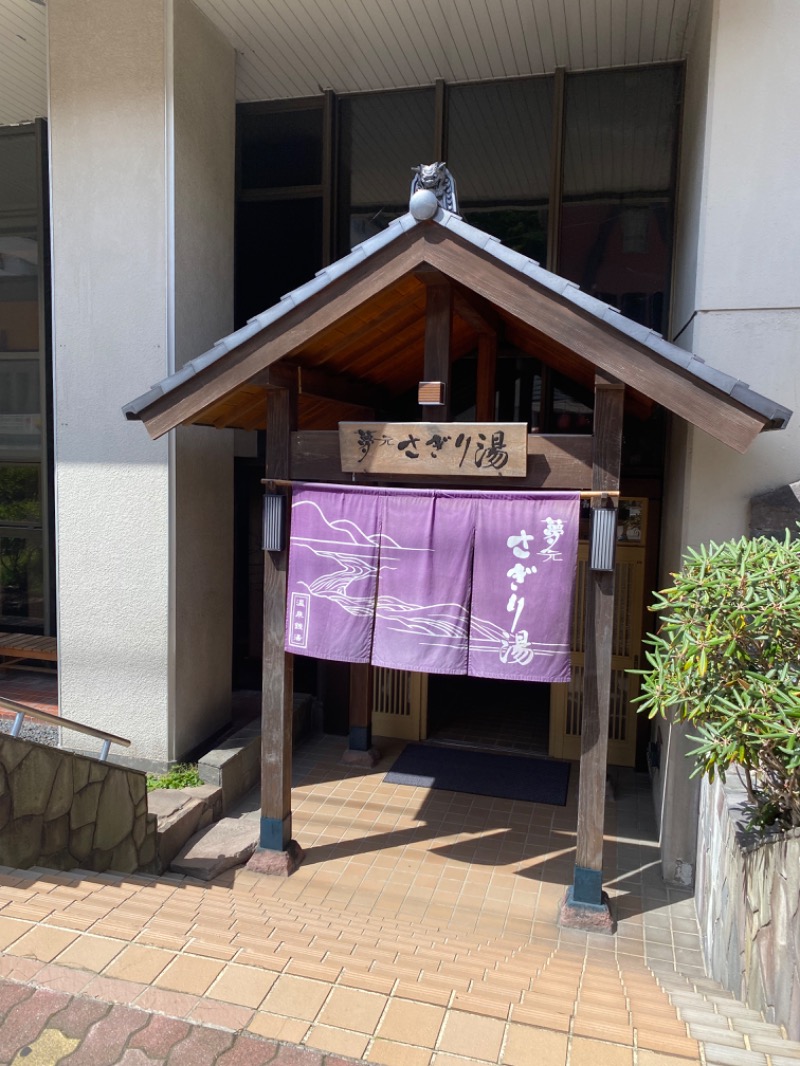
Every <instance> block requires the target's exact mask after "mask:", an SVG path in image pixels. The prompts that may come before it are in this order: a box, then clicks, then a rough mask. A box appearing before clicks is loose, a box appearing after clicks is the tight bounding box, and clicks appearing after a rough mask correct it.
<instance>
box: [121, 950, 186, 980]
mask: <svg viewBox="0 0 800 1066" xmlns="http://www.w3.org/2000/svg"><path fill="white" fill-rule="evenodd" d="M174 958H175V956H174V955H173V953H172V952H170V951H162V950H160V949H159V948H148V947H143V946H142V945H141V944H128V945H126V946H125V947H123V949H122V951H121V952H120V953H119V954H118V955H117V956H116V957H115V958H114V959H113V961H112V962H111V963H110V964H109V965H108V966H107V967H106V968H105V976H107V977H116V978H119V979H120V980H124V981H139V982H141V983H143V984H149V983H150V982H151V981H153V980H155V978H156V977H158V975H159V974H160V973H161V972H162V970H164V969H165V968H166V966H167V965H168V964H169V963H170V962H171V961H172V960H173V959H174Z"/></svg>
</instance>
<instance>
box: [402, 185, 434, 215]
mask: <svg viewBox="0 0 800 1066" xmlns="http://www.w3.org/2000/svg"><path fill="white" fill-rule="evenodd" d="M408 209H409V211H410V212H411V214H412V215H413V216H414V218H415V219H416V220H417V222H424V221H425V220H426V219H428V218H433V216H434V215H435V214H436V212H437V211H438V210H439V201H438V200H437V199H436V193H433V192H431V190H430V189H417V191H416V192H415V193H414V195H413V196H412V197H411V199H410V200H409V202H408Z"/></svg>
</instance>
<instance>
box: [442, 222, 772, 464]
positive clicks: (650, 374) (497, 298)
mask: <svg viewBox="0 0 800 1066" xmlns="http://www.w3.org/2000/svg"><path fill="white" fill-rule="evenodd" d="M424 235H425V240H426V242H427V248H426V251H425V260H426V262H428V263H430V264H431V266H433V267H434V268H436V269H438V270H441V271H442V273H443V274H446V275H447V276H448V277H449V278H452V279H453V280H454V281H457V282H459V283H460V284H462V285H466V286H468V287H471V288H473V289H475V290H476V291H477V292H479V293H480V294H481V295H482V296H484V297H485V298H486V299H488V300H489V301H490V302H491V303H493V304H495V305H496V306H497V307H498V308H500V309H501V310H502V311H505V312H507V313H508V314H511V315H513V316H514V317H515V318H518V319H519V320H520V321H521V322H524V323H525V324H526V325H528V326H530V327H531V328H532V329H533V330H534V331H536V332H537V333H539V334H540V335H542V336H544V337H546V338H550V340H551V350H554V349H555V347H560V348H561V349H562V350H564V351H566V352H574V353H575V354H576V355H577V356H579V357H581V358H582V359H585V360H586V361H587V362H589V363H591V364H592V365H593V366H595V367H596V368H597V369H598V370H599V371H600V372H601V373H605V374H609V375H611V376H612V377H614V378H616V379H617V380H618V381H624V382H625V384H626V385H628V386H630V387H631V388H632V389H635V390H636V391H638V392H641V393H642V394H643V395H644V396H649V397H650V398H652V399H654V400H656V401H657V402H658V403H660V404H661V405H662V406H663V407H666V408H667V409H668V410H670V411H672V412H673V413H674V414H677V415H680V416H681V418H685V419H686V420H687V421H688V422H691V423H692V424H693V425H695V426H698V427H699V428H700V429H703V430H705V431H706V432H707V433H710V434H711V435H712V436H714V437H716V438H717V440H720V441H722V443H723V444H727V445H729V446H730V447H731V448H734V449H735V450H736V451H738V452H744V451H746V450H747V448H748V447H749V446H750V444H752V442H753V440H755V438H756V437H757V436H758V434H759V433H760V432H761V430H762V429H763V428H764V426H765V425H766V422H767V420H766V418H764V417H763V416H762V415H758V414H756V412H754V411H751V410H750V409H749V408H747V407H745V405H744V404H741V403H739V402H738V401H737V400H734V399H732V398H731V397H729V396H726V395H724V394H722V393H720V392H719V390H716V389H714V387H713V386H711V385H706V384H705V383H704V382H702V381H700V380H699V379H698V378H696V377H695V376H694V375H692V374H689V373H687V372H686V371H684V370H682V369H681V368H680V367H679V366H676V365H675V364H672V363H670V362H669V361H668V360H666V359H663V358H661V357H660V356H658V355H657V354H656V353H655V352H653V351H652V350H651V349H649V348H648V347H647V346H646V345H643V344H639V343H637V342H636V341H634V340H631V339H629V338H627V337H626V336H625V335H624V334H622V333H618V332H617V331H616V330H614V329H612V327H611V326H608V325H606V324H605V323H604V322H602V321H601V320H600V319H598V318H596V317H595V316H593V315H591V314H589V313H588V312H584V311H582V310H580V308H578V307H575V306H574V305H572V304H570V303H569V302H568V301H566V300H563V299H562V298H560V297H558V296H554V295H553V293H552V292H550V291H549V290H546V289H543V288H540V287H539V286H537V285H536V283H535V282H533V281H532V280H531V279H530V278H528V277H526V276H524V275H520V274H519V273H518V272H517V271H515V270H512V269H511V268H510V267H507V266H505V265H504V264H503V263H499V262H497V260H494V259H492V257H491V256H489V255H488V253H486V252H483V251H482V250H480V249H475V248H472V246H467V245H466V243H465V242H462V239H461V238H459V237H458V236H457V235H456V234H448V233H446V232H445V231H444V230H442V228H441V227H439V226H428V227H426V228H425V230H424ZM465 252H469V253H470V254H468V255H465V254H464V253H465ZM687 358H688V356H687Z"/></svg>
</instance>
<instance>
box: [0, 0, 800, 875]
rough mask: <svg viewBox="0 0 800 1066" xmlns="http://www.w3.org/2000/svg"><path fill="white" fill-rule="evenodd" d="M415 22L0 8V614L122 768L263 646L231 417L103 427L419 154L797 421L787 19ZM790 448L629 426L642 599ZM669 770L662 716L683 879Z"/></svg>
mask: <svg viewBox="0 0 800 1066" xmlns="http://www.w3.org/2000/svg"><path fill="white" fill-rule="evenodd" d="M622 8H624V12H623V11H622V10H621V9H622ZM442 10H443V9H441V8H438V7H437V11H436V12H435V13H434V12H433V11H432V9H431V8H430V6H429V5H424V4H421V3H420V4H417V3H416V2H409V3H407V4H404V5H402V8H397V9H392V10H391V12H389V11H386V10H379V9H378V8H377V7H374V6H373V5H369V4H365V5H363V11H361V13H360V16H359V17H356V15H354V14H353V12H352V10H351V9H350V8H349V7H347V8H345V7H344V6H343V5H338V4H335V3H324V2H323V0H319V2H318V3H316V4H315V5H314V10H313V12H311V11H309V12H308V13H307V14H306V15H304V16H303V17H300V16H299V15H298V13H297V11H296V9H295V8H293V6H292V5H289V4H283V3H278V2H275V3H272V4H270V5H268V6H267V7H266V8H263V9H261V10H260V11H259V12H258V14H255V13H254V12H253V11H252V10H251V9H250V8H249V6H248V5H247V4H245V3H244V2H243V0H242V2H234V0H202V2H200V0H198V2H197V3H193V2H192V0H166V2H165V0H157V2H156V0H143V2H142V3H137V4H136V5H135V7H132V6H131V5H126V4H124V3H122V2H121V0H103V2H102V3H101V2H100V0H97V2H96V3H95V2H94V0H92V2H90V3H86V2H85V0H82V2H81V3H77V2H75V0H49V2H48V5H47V8H46V9H44V8H43V7H41V6H38V5H36V4H33V3H32V2H31V0H0V25H3V26H5V27H6V28H7V29H8V31H9V32H8V35H7V38H6V39H7V41H8V42H9V43H8V44H5V45H3V47H4V48H7V49H8V52H9V56H8V62H7V63H4V64H2V67H3V70H4V71H5V73H4V74H3V75H2V78H4V79H6V80H5V81H4V82H2V83H0V84H2V90H1V91H0V97H2V100H3V111H2V122H3V123H4V124H5V128H4V129H3V130H2V131H0V153H2V160H5V161H8V162H5V163H4V162H2V161H0V220H1V221H0V240H2V241H3V244H2V245H0V255H2V257H3V260H2V261H3V271H2V273H0V315H2V318H3V320H2V321H0V373H3V381H4V382H8V384H7V386H6V385H4V387H3V390H2V395H0V417H2V418H3V425H2V427H0V472H2V479H3V482H4V483H5V485H6V486H8V487H7V488H5V489H4V490H3V492H2V495H0V543H2V545H3V547H2V566H3V570H2V575H3V576H2V582H3V587H2V589H0V604H2V607H1V608H0V616H1V617H0V621H1V622H2V625H3V627H4V628H7V629H12V628H13V629H31V630H33V631H37V630H38V631H40V632H42V631H45V632H57V635H58V640H59V678H60V699H61V706H62V710H63V713H64V714H66V715H67V716H69V717H74V718H77V719H79V720H81V721H85V722H89V723H90V724H92V725H96V726H98V727H100V728H106V729H110V730H112V731H115V732H122V733H123V734H125V735H128V736H131V738H132V739H133V740H134V744H135V757H136V758H137V759H139V760H141V761H143V762H148V763H162V762H165V761H169V760H172V759H176V758H180V757H182V756H183V755H185V754H186V753H187V752H189V751H191V750H192V749H193V748H195V747H197V746H198V745H200V744H202V743H203V741H204V740H206V739H207V738H208V737H209V736H211V735H212V734H214V732H215V731H217V730H219V729H220V728H222V727H223V726H224V724H225V722H226V721H227V720H228V716H229V713H230V693H231V672H232V667H235V668H236V670H238V671H239V680H240V682H241V683H246V681H247V678H248V676H249V673H248V670H249V662H250V661H252V660H253V659H256V658H257V655H258V650H259V642H260V633H259V629H258V611H259V609H260V607H259V605H258V604H257V603H255V602H254V600H255V597H254V595H253V591H252V590H253V586H254V585H255V586H257V584H258V578H259V572H258V567H257V559H255V560H254V558H253V552H252V550H251V548H252V530H253V523H252V522H251V521H250V519H249V517H248V516H249V514H250V511H251V509H252V506H253V504H252V501H253V500H254V499H255V500H256V505H257V497H258V482H259V479H260V473H259V471H260V469H261V466H262V461H263V457H262V456H261V454H260V452H259V448H260V443H259V438H258V435H257V434H256V433H254V432H247V431H242V430H229V429H214V428H208V427H204V428H201V427H198V426H192V427H190V428H189V427H181V428H179V429H177V430H175V431H173V432H172V433H170V435H169V437H168V438H163V439H161V440H159V441H158V442H155V443H154V442H152V441H149V440H148V439H147V438H146V436H145V434H144V433H143V432H142V430H141V427H137V426H136V425H135V424H130V423H128V422H126V421H125V420H124V419H123V418H122V415H121V407H122V406H123V404H125V403H126V402H127V401H129V400H130V399H131V398H132V397H134V396H137V395H139V394H140V393H142V392H143V391H144V390H145V389H146V388H147V386H148V385H150V384H151V383H152V382H156V381H160V380H162V379H163V378H164V377H166V376H168V375H170V374H172V373H174V372H175V371H177V370H179V369H180V368H181V367H182V366H184V364H186V363H187V362H188V361H189V360H191V359H193V358H194V357H196V356H198V355H199V354H200V353H202V352H205V351H206V350H208V349H209V348H210V347H211V346H212V345H213V344H214V342H215V341H217V340H218V339H219V338H220V337H223V336H225V335H227V334H229V333H230V331H231V329H232V328H233V327H234V326H240V325H242V324H243V323H244V322H246V321H247V319H248V318H249V317H250V316H252V315H254V314H257V313H258V312H260V311H263V310H264V309H265V308H266V307H268V306H270V305H271V304H273V303H274V302H275V301H276V300H277V299H278V298H279V297H280V296H281V295H283V293H285V292H288V291H289V290H291V289H292V288H293V287H295V286H296V285H299V284H301V283H302V282H304V281H305V280H307V279H308V278H309V277H311V276H312V275H313V274H314V273H315V271H317V270H319V269H321V268H323V267H325V266H326V265H328V264H329V263H331V262H333V261H335V260H336V259H338V258H340V257H341V256H342V255H344V254H346V252H347V251H348V250H349V248H350V247H351V246H352V245H354V244H356V243H358V242H360V241H362V240H364V239H365V238H366V237H368V236H370V235H372V234H374V233H377V232H380V231H381V230H382V229H383V228H384V227H385V226H386V225H387V223H388V222H389V221H390V220H391V219H392V218H394V217H397V216H398V215H400V214H402V213H403V212H404V211H405V210H406V206H407V202H408V188H409V183H410V178H411V171H410V167H411V166H412V165H413V164H416V163H420V162H428V161H432V160H433V159H446V160H447V162H448V165H449V166H450V168H451V170H452V172H453V173H454V175H455V178H456V181H457V183H458V192H459V201H460V212H461V213H462V214H463V216H464V218H465V219H466V221H467V222H469V223H471V224H473V225H475V226H477V227H479V228H480V229H483V230H486V231H487V232H489V233H492V234H494V235H495V236H497V237H498V238H500V239H501V240H502V241H503V242H504V243H505V244H506V245H509V246H510V247H512V248H515V249H516V250H518V251H520V252H522V253H523V254H525V255H527V256H531V257H532V258H534V259H537V260H539V261H540V262H541V263H542V264H543V265H545V266H547V267H548V269H550V270H553V271H554V272H556V273H558V274H561V275H562V276H564V277H566V278H569V279H570V280H572V281H574V282H576V283H577V284H579V285H580V286H581V288H582V289H583V290H585V291H587V292H588V293H590V294H591V295H593V296H597V297H598V298H600V299H602V300H604V301H605V302H607V303H610V304H612V305H614V306H617V307H619V309H620V310H621V311H622V312H623V314H625V315H627V316H628V317H630V318H632V319H634V320H636V321H638V322H640V323H642V324H643V325H646V326H648V327H650V328H652V329H654V330H656V331H658V332H660V333H663V334H664V335H665V336H667V337H668V338H669V339H673V340H675V341H676V343H678V344H679V345H681V346H682V347H685V348H686V349H687V350H690V351H693V352H694V353H695V354H696V355H698V356H700V357H702V358H704V359H705V360H707V362H708V363H709V364H711V365H712V366H714V367H716V368H718V369H720V370H723V371H727V372H728V373H730V374H732V375H733V376H734V377H736V378H740V379H744V380H746V381H748V382H749V383H750V385H751V386H752V387H753V388H754V389H755V390H757V391H758V392H760V393H764V394H766V395H768V396H771V397H773V398H774V399H777V400H779V401H780V402H781V403H783V404H784V405H785V406H786V407H788V408H796V406H797V404H796V399H797V397H796V392H797V385H796V377H797V376H796V373H795V366H794V363H795V359H794V346H795V338H796V337H797V335H798V334H797V326H798V318H799V317H800V313H799V312H798V306H800V300H798V293H800V285H799V284H798V282H800V266H798V262H797V257H796V254H795V249H796V247H797V237H798V232H797V230H798V228H800V226H799V224H798V222H797V220H796V214H795V212H793V211H792V207H793V203H792V201H791V199H790V196H791V192H790V190H791V191H793V175H794V174H795V173H796V163H797V159H796V156H797V155H798V154H799V153H800V148H798V146H797V138H796V137H794V136H793V135H792V134H793V129H792V122H793V119H792V116H793V114H794V113H795V111H796V105H797V103H798V101H799V100H800V74H799V73H798V71H797V65H796V63H795V61H794V56H795V54H796V45H797V42H798V40H800V12H798V10H797V7H796V5H795V4H794V3H792V2H791V0H770V2H768V3H765V4H761V5H758V6H757V7H756V6H755V5H752V4H748V3H747V2H746V0H672V2H671V3H668V4H663V3H662V4H650V3H647V2H645V0H641V2H640V3H636V4H628V5H615V4H600V3H591V4H586V3H580V4H571V3H566V2H562V3H556V2H555V0H550V2H544V0H535V2H533V3H532V4H530V5H528V6H527V8H526V10H525V12H524V13H523V14H520V9H519V8H518V6H517V5H516V4H511V3H508V4H506V3H500V4H498V5H497V10H496V11H491V12H490V10H489V5H487V7H486V9H485V10H483V9H482V10H480V11H478V10H477V9H476V13H474V14H471V15H470V19H469V21H468V20H467V18H466V16H465V14H464V12H463V11H462V10H461V7H460V5H452V9H451V10H448V13H447V16H446V17H445V15H443V14H441V11H442ZM45 42H46V47H45ZM45 57H46V58H45ZM34 120H46V125H44V124H43V123H42V121H39V122H38V123H36V124H35V125H33V126H31V127H27V126H24V125H23V126H20V125H17V124H18V123H25V122H30V121H34ZM23 157H24V158H23ZM45 175H48V176H47V177H45ZM48 255H49V257H50V261H49V262H48ZM50 286H51V289H52V294H51V291H50ZM48 311H49V312H50V314H49V315H48ZM51 330H52V337H51V336H50V331H51ZM502 355H503V359H502V360H501V363H502V367H503V369H502V373H501V374H500V376H499V379H498V389H497V413H498V415H499V416H501V417H502V418H504V419H506V418H507V419H509V420H527V421H528V422H529V424H530V425H531V427H532V428H534V429H537V428H538V429H541V430H542V431H544V432H553V431H562V432H563V431H570V432H575V431H578V432H580V431H581V426H582V425H584V424H586V423H587V420H588V421H590V419H591V403H590V400H589V399H588V398H587V396H586V394H585V392H582V391H581V389H580V388H577V387H576V386H575V383H574V382H571V381H570V380H568V379H563V378H559V377H558V375H555V374H553V373H552V372H551V370H550V369H549V368H548V367H547V364H546V362H542V363H538V364H535V365H534V361H531V360H522V359H521V358H520V357H519V354H518V352H517V351H516V349H515V344H514V338H513V337H507V338H506V347H505V350H504V351H503V353H502ZM50 383H52V387H51V385H50ZM453 389H454V402H455V396H456V395H457V390H458V380H457V376H455V377H454V382H453ZM468 409H469V398H468V397H467V398H466V400H465V403H464V405H463V408H462V411H461V412H460V413H461V414H462V415H464V416H466V414H467V412H468ZM797 432H798V430H797V426H796V425H795V424H794V423H792V424H791V425H790V426H789V428H788V429H787V430H785V431H784V432H781V433H772V434H767V435H765V436H762V437H761V438H759V439H758V440H757V441H756V442H755V443H754V445H753V446H752V448H751V449H750V450H749V451H748V452H747V454H746V455H744V456H739V455H735V454H734V453H732V452H730V451H728V450H727V449H725V448H724V446H723V445H721V444H718V443H717V442H716V441H714V440H713V439H712V438H711V437H710V436H709V435H708V434H705V433H704V432H703V431H702V430H700V429H696V428H693V427H691V426H689V425H688V424H687V423H685V422H683V421H682V420H680V419H677V418H670V417H667V416H666V414H664V413H663V412H659V411H656V412H655V414H654V415H653V416H652V417H649V418H648V419H647V420H640V421H639V422H636V421H634V422H632V423H631V425H630V426H629V427H628V430H627V431H626V446H627V449H628V451H627V457H624V460H623V462H624V463H626V462H627V464H628V466H627V470H626V469H625V468H624V469H623V474H624V475H627V477H628V479H629V486H630V492H629V495H630V496H631V497H633V498H636V499H646V500H647V501H648V505H649V506H648V512H649V513H650V514H651V515H652V516H653V524H652V526H651V527H650V528H649V529H648V539H647V546H648V553H649V554H648V566H649V570H648V571H647V573H648V579H649V580H650V581H651V587H652V585H653V584H661V583H662V582H664V581H665V580H666V578H667V575H668V574H669V572H670V570H672V569H674V568H675V567H677V565H678V564H679V560H680V556H681V553H682V552H683V550H684V549H685V548H686V547H687V546H689V545H697V544H700V543H702V542H704V541H707V540H709V539H721V538H724V537H728V536H734V535H739V534H741V533H742V532H744V531H745V530H746V528H747V517H748V502H749V499H750V497H751V496H753V495H755V494H758V493H760V492H764V491H766V490H768V489H770V488H774V487H776V486H778V485H781V484H785V483H787V482H791V481H794V480H796V479H797V458H796V456H797V447H796V445H797V438H796V436H795V434H796V433H797ZM254 486H255V487H254ZM255 554H256V555H257V552H256V553H255ZM642 735H643V738H644V740H643V743H644V745H646V744H647V742H648V741H649V740H650V738H649V736H647V735H646V732H645V733H643V734H642ZM682 748H683V738H682V737H681V736H680V735H679V734H678V733H677V732H674V733H670V732H669V731H668V730H666V728H664V727H663V726H662V727H661V730H660V733H659V735H658V736H657V737H656V738H655V748H654V749H653V750H655V751H656V752H658V755H657V758H656V759H652V758H651V769H652V772H653V778H654V795H655V799H656V805H657V808H658V810H659V814H660V818H661V822H662V830H663V832H662V844H663V848H662V852H663V862H664V871H665V876H667V877H668V878H669V879H671V880H678V881H681V880H684V881H685V880H687V879H690V878H691V869H692V866H693V862H694V858H693V855H694V832H693V820H692V817H690V814H691V812H692V810H693V802H694V800H693V797H692V794H691V789H689V788H687V785H686V780H687V774H686V767H685V765H684V763H683V760H682ZM641 759H642V751H641V750H640V764H641ZM656 763H657V764H658V765H655V764H656Z"/></svg>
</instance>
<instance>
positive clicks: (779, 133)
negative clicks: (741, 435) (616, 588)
mask: <svg viewBox="0 0 800 1066" xmlns="http://www.w3.org/2000/svg"><path fill="white" fill-rule="evenodd" d="M798 40H800V5H798V4H796V3H795V2H793V0H764V2H763V3H759V4H753V3H750V2H748V0H708V3H706V4H705V5H703V6H702V7H701V10H700V13H699V17H698V20H697V24H696V28H695V36H694V39H693V41H692V43H691V45H690V49H689V57H688V62H687V78H686V96H685V109H684V128H683V141H682V166H681V176H680V201H679V208H678V233H677V249H676V271H675V297H674V303H673V333H674V334H675V335H676V339H677V342H678V343H679V344H681V345H683V346H685V347H686V348H689V349H691V350H692V351H694V352H695V353H696V354H697V355H699V356H701V357H702V358H704V359H705V360H706V361H707V362H708V363H710V364H711V365H713V366H715V367H718V368H719V369H721V370H725V371H727V372H728V373H731V374H734V375H736V376H737V377H740V378H742V379H743V380H744V381H747V382H748V383H749V384H750V386H751V387H752V388H753V389H755V390H756V391H757V392H761V393H763V394H765V395H767V396H769V397H771V398H773V399H775V400H778V401H779V402H780V403H782V404H784V405H785V406H786V407H789V408H791V409H793V410H795V411H798V408H800V395H799V392H800V390H798V376H797V355H796V353H797V348H798V337H800V256H798V254H797V248H798V247H800V221H798V213H797V211H796V209H795V201H796V193H795V189H796V174H797V170H798V166H799V165H800V144H799V143H798V139H797V137H796V136H794V135H793V133H792V126H793V124H795V123H796V117H795V116H796V114H797V111H798V108H800V64H798V63H797V59H796V44H797V41H798ZM798 477H800V412H799V413H798V414H796V415H795V416H794V418H793V419H792V421H791V423H790V425H789V428H788V429H786V430H784V431H782V432H769V433H765V434H762V435H761V436H760V437H759V439H758V440H756V442H755V443H754V444H753V445H752V446H751V448H750V449H749V450H748V452H747V453H746V454H745V455H739V454H737V453H736V452H733V451H731V450H730V449H728V448H726V447H725V446H724V445H722V444H719V443H718V442H717V441H715V440H714V439H713V438H712V437H710V436H709V435H708V434H707V433H704V432H703V431H702V430H699V429H694V428H692V427H689V426H686V425H675V426H673V432H672V435H671V443H670V449H669V456H668V475H667V484H666V488H665V507H664V516H665V517H664V523H663V530H662V555H661V564H662V583H664V584H666V583H668V580H669V577H668V575H669V573H670V572H671V571H672V570H674V569H676V568H677V567H678V566H679V565H680V558H681V555H682V554H683V552H684V551H685V549H686V548H687V547H688V546H693V547H697V546H698V545H700V544H702V543H707V542H708V541H710V540H717V541H719V540H723V539H727V538H730V537H738V536H741V535H742V534H743V533H745V532H747V528H748V507H749V500H750V497H751V496H753V495H755V494H757V493H761V492H764V491H766V490H768V489H770V488H774V487H776V486H778V485H781V484H784V483H786V482H789V481H795V480H797V479H798ZM662 737H663V738H664V739H665V744H664V746H663V748H662V770H661V773H660V774H658V775H657V779H656V789H655V794H656V801H657V809H658V811H659V814H660V816H661V827H662V864H663V870H664V874H665V876H666V877H667V878H668V879H669V880H681V879H684V880H685V878H686V876H687V871H686V865H685V864H686V863H687V862H689V861H691V862H692V863H693V862H694V850H695V826H696V798H697V789H696V787H695V786H694V785H687V777H688V763H687V761H686V759H685V758H684V755H683V748H684V747H685V743H684V742H683V741H682V740H680V741H679V740H678V738H677V737H673V738H672V740H671V741H669V738H668V735H667V731H666V729H665V728H664V727H663V726H662ZM662 796H663V798H664V802H663V806H662V803H661V799H662ZM675 871H679V872H681V876H680V877H676V876H675Z"/></svg>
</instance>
